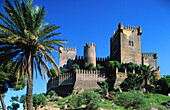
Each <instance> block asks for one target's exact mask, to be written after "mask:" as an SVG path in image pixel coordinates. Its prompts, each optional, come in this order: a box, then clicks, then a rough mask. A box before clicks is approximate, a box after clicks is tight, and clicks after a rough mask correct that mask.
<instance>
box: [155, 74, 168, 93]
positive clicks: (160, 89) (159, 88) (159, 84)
mask: <svg viewBox="0 0 170 110" xmlns="http://www.w3.org/2000/svg"><path fill="white" fill-rule="evenodd" d="M155 86H156V92H157V93H159V94H164V95H168V93H169V91H170V75H168V76H167V77H163V78H161V79H159V80H157V81H156V84H155Z"/></svg>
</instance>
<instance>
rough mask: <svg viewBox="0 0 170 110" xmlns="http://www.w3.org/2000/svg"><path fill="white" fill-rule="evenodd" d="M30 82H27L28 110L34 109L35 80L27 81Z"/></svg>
mask: <svg viewBox="0 0 170 110" xmlns="http://www.w3.org/2000/svg"><path fill="white" fill-rule="evenodd" d="M27 80H29V81H27V96H26V100H27V103H26V104H27V110H32V108H33V98H32V96H33V80H32V79H27Z"/></svg>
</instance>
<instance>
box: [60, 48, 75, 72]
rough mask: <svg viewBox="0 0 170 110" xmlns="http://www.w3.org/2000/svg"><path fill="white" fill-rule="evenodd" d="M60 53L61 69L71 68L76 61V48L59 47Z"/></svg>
mask: <svg viewBox="0 0 170 110" xmlns="http://www.w3.org/2000/svg"><path fill="white" fill-rule="evenodd" d="M59 51H60V62H59V67H60V69H63V68H69V67H71V65H72V64H74V62H75V59H76V47H75V48H74V47H59Z"/></svg>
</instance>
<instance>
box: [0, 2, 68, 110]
mask: <svg viewBox="0 0 170 110" xmlns="http://www.w3.org/2000/svg"><path fill="white" fill-rule="evenodd" d="M14 2H15V7H14V6H13V5H12V4H11V3H10V2H9V1H8V0H5V3H6V6H4V7H3V8H4V10H5V12H6V13H5V14H4V13H2V12H0V21H1V22H2V23H0V61H1V62H0V64H1V63H7V62H8V61H10V60H11V59H13V60H14V64H17V65H16V68H15V71H14V72H17V74H18V75H17V77H19V76H20V73H22V71H24V73H25V76H26V79H27V93H26V104H27V110H32V107H33V103H32V95H33V76H34V75H33V73H34V71H35V72H36V74H37V71H39V74H40V75H41V78H42V79H43V74H42V70H43V73H44V75H46V77H47V71H49V68H48V65H47V63H51V64H52V65H53V67H54V69H55V71H56V72H57V73H60V71H59V69H58V66H57V64H56V63H55V61H54V58H55V57H54V56H53V55H52V51H57V52H59V51H58V50H57V49H56V47H55V46H56V45H57V46H62V44H65V43H66V41H65V40H59V39H56V38H53V37H54V36H57V35H60V33H51V32H52V31H54V30H56V29H58V28H59V27H58V26H55V25H49V24H47V23H45V24H43V21H44V19H45V16H46V11H45V10H44V7H38V6H36V7H33V0H26V2H24V1H22V2H21V3H19V2H18V0H14ZM49 74H50V73H49Z"/></svg>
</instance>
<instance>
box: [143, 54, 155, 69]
mask: <svg viewBox="0 0 170 110" xmlns="http://www.w3.org/2000/svg"><path fill="white" fill-rule="evenodd" d="M157 58H158V54H157V53H142V63H143V64H144V65H148V66H149V65H150V66H151V67H153V69H154V70H157Z"/></svg>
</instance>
